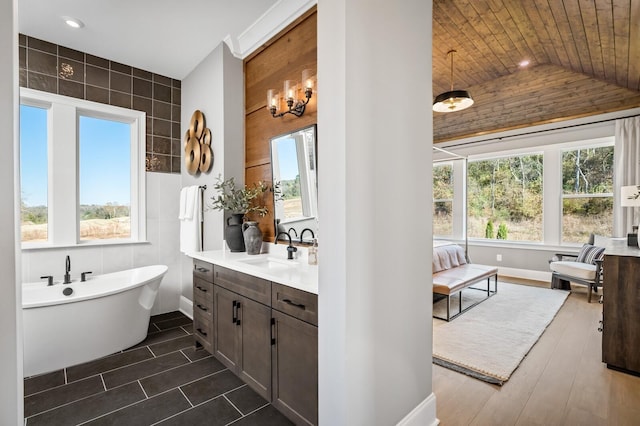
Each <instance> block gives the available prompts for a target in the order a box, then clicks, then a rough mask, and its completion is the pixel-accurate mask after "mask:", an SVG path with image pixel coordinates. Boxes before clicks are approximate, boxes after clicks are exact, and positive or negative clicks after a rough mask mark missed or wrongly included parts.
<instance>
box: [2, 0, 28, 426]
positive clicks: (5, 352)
mask: <svg viewBox="0 0 640 426" xmlns="http://www.w3.org/2000/svg"><path fill="white" fill-rule="evenodd" d="M17 10H18V4H17V2H16V1H15V0H0V58H3V59H4V60H3V61H0V140H1V141H2V155H0V182H2V185H0V197H1V198H2V200H3V202H2V203H0V229H2V230H3V231H4V232H2V235H1V236H0V271H2V277H3V284H4V285H3V288H2V297H0V336H1V337H0V377H1V378H2V380H0V424H3V425H19V424H22V421H23V420H22V417H23V402H22V398H23V385H22V334H21V333H19V332H18V330H19V329H20V328H21V327H22V310H18V309H17V307H18V306H22V292H21V291H20V285H19V278H18V270H19V267H17V265H19V264H20V253H19V252H18V250H17V248H16V247H17V246H16V241H17V239H18V227H17V225H16V223H17V222H16V220H17V216H18V207H19V205H20V204H19V203H18V202H17V200H18V199H19V198H18V194H19V192H18V188H17V183H16V180H15V171H16V170H17V167H18V166H17V165H18V157H17V156H18V149H17V143H16V141H17V131H18V130H17V129H18V29H17V28H18V19H17V16H16V14H17Z"/></svg>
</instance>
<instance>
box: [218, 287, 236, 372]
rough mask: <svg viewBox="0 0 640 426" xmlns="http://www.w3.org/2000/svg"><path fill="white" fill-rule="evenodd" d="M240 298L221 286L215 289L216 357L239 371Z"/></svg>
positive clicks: (230, 367)
mask: <svg viewBox="0 0 640 426" xmlns="http://www.w3.org/2000/svg"><path fill="white" fill-rule="evenodd" d="M239 297H240V296H238V295H237V294H235V293H232V292H230V291H229V290H225V289H224V288H222V287H220V286H217V285H216V286H214V289H213V312H214V314H213V317H214V318H213V325H214V339H213V350H214V355H215V356H216V358H218V359H219V360H220V361H221V362H222V363H223V364H224V365H226V366H227V367H228V368H229V369H231V370H233V371H237V366H238V362H239V359H240V355H239V347H240V341H239V340H240V339H239V333H238V331H237V325H236V323H237V300H238V298H239Z"/></svg>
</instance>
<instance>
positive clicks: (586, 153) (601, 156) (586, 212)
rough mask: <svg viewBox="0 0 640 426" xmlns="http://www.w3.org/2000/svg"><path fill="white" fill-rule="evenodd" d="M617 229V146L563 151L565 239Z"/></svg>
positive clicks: (576, 240)
mask: <svg viewBox="0 0 640 426" xmlns="http://www.w3.org/2000/svg"><path fill="white" fill-rule="evenodd" d="M592 232H597V233H598V234H601V235H612V232H613V147H612V146H604V147H595V148H578V149H572V150H569V151H564V152H563V153H562V242H569V243H583V242H585V241H587V239H588V238H589V234H590V233H592Z"/></svg>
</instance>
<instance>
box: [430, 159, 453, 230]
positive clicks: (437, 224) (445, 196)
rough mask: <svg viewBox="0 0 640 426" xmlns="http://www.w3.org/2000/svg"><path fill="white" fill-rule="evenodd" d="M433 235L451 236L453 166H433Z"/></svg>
mask: <svg viewBox="0 0 640 426" xmlns="http://www.w3.org/2000/svg"><path fill="white" fill-rule="evenodd" d="M433 234H434V235H437V236H451V235H452V234H453V165H452V164H451V163H446V164H437V165H434V166H433Z"/></svg>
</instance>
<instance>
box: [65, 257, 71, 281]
mask: <svg viewBox="0 0 640 426" xmlns="http://www.w3.org/2000/svg"><path fill="white" fill-rule="evenodd" d="M69 272H71V259H70V258H69V256H67V259H66V261H65V270H64V284H69V283H70V282H71V274H70V273H69Z"/></svg>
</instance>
